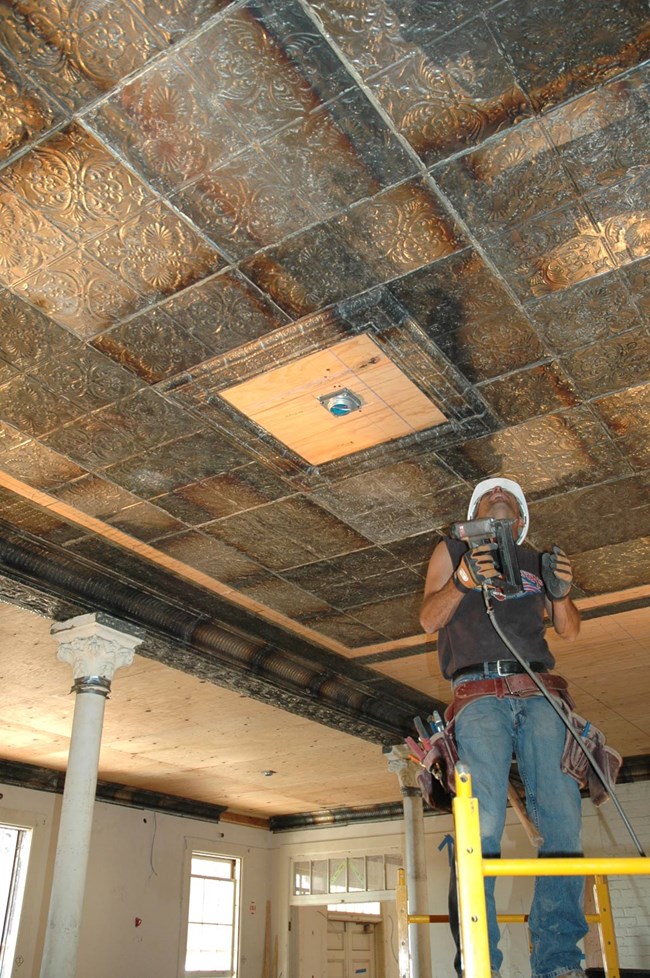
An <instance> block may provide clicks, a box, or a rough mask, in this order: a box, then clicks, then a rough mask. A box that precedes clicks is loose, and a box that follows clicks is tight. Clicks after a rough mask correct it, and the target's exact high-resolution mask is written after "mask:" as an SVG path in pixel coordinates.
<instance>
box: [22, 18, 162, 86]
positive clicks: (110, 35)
mask: <svg viewBox="0 0 650 978" xmlns="http://www.w3.org/2000/svg"><path fill="white" fill-rule="evenodd" d="M20 13H21V15H23V17H24V18H26V19H27V21H28V23H29V25H30V27H31V28H32V30H34V32H35V34H36V35H37V36H38V37H39V38H47V40H48V48H49V47H50V46H52V47H54V48H56V49H57V50H58V51H59V52H60V54H61V55H62V56H63V63H61V64H60V66H58V67H59V70H62V71H65V67H64V65H66V66H68V65H72V67H73V68H75V69H77V71H78V72H79V74H80V75H81V76H82V77H83V78H86V79H89V80H90V81H91V83H92V84H93V85H94V86H95V87H96V89H97V90H98V91H104V90H106V89H109V88H112V87H113V85H115V83H116V82H118V81H119V80H120V79H121V78H124V76H125V75H128V74H130V73H131V72H132V71H135V70H136V69H137V68H140V67H141V66H142V65H143V64H145V63H146V62H147V61H148V59H149V58H150V57H151V56H152V55H153V54H155V53H156V51H158V50H160V47H161V45H160V43H159V41H158V40H157V39H156V37H155V35H154V34H153V32H152V31H150V30H149V29H148V28H147V26H146V25H145V23H144V21H143V20H142V19H141V18H140V17H139V16H138V15H137V14H135V13H134V11H133V10H132V9H131V7H129V6H127V5H126V4H122V3H117V4H116V3H112V2H110V0H99V2H97V0H79V2H77V3H75V4H70V3H67V2H63V0H58V2H56V3H49V4H43V3H41V2H39V0H21V4H20ZM46 63H47V62H46ZM48 67H50V68H52V67H53V66H52V64H51V61H50V63H49V65H48Z"/></svg>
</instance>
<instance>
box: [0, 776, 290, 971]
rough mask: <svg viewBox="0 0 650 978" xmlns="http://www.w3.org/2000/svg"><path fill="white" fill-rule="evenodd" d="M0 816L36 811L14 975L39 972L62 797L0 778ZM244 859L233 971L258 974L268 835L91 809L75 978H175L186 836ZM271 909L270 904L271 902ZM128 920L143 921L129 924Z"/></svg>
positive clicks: (14, 818)
mask: <svg viewBox="0 0 650 978" xmlns="http://www.w3.org/2000/svg"><path fill="white" fill-rule="evenodd" d="M0 791H1V792H2V796H3V797H2V799H1V800H0V821H5V820H6V821H11V822H20V821H21V820H24V821H25V822H28V821H30V820H32V821H33V820H34V819H37V820H38V824H37V826H36V829H35V836H36V838H35V848H34V850H33V853H32V857H31V858H30V871H29V876H28V881H27V890H26V893H25V904H24V911H23V916H22V918H21V927H20V931H19V935H18V946H17V949H16V958H17V959H18V960H21V961H22V963H21V964H19V965H17V966H16V967H15V968H14V976H15V978H20V976H24V978H32V976H38V973H39V963H40V956H41V953H42V942H43V934H44V929H45V924H46V921H47V896H46V894H47V893H48V892H49V884H50V879H51V866H52V860H53V854H54V850H55V847H56V827H57V825H58V813H59V810H60V803H61V798H60V796H58V795H54V794H49V793H46V792H39V791H32V790H29V789H25V788H17V787H13V786H9V785H8V786H0ZM188 840H189V844H190V845H192V844H196V845H197V846H205V848H206V850H207V851H215V852H219V853H222V854H224V855H228V856H238V857H241V858H242V860H243V870H242V893H241V896H242V901H241V948H242V953H241V969H240V976H241V978H259V976H260V975H261V973H262V963H263V956H264V932H265V922H266V901H267V899H269V898H270V895H271V894H270V885H271V877H272V873H271V861H272V851H271V849H272V846H273V839H272V836H271V835H270V833H268V832H265V831H261V830H258V829H252V828H249V827H246V826H238V825H233V824H229V823H227V822H221V823H219V824H218V825H215V824H212V823H209V822H202V821H197V820H195V819H189V818H180V817H176V816H173V815H166V814H160V813H154V812H151V811H147V810H141V809H131V808H123V807H121V806H118V805H109V804H105V803H102V802H99V803H98V804H97V805H96V807H95V813H94V819H93V832H92V839H91V853H90V859H89V864H88V877H87V884H86V899H85V904H84V913H83V918H82V924H81V940H80V946H79V958H78V968H77V978H115V976H116V975H119V976H120V978H177V975H178V967H179V949H180V938H181V900H182V894H183V866H184V862H185V850H186V844H187V843H188ZM272 910H275V908H272ZM136 918H140V919H141V920H142V923H141V924H140V925H139V926H137V927H136V925H135V921H136Z"/></svg>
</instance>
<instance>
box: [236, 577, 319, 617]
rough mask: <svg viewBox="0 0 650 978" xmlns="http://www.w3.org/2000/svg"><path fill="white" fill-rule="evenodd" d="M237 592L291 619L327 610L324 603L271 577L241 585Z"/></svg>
mask: <svg viewBox="0 0 650 978" xmlns="http://www.w3.org/2000/svg"><path fill="white" fill-rule="evenodd" d="M238 590H239V591H240V592H241V593H242V594H245V595H246V597H248V598H252V599H253V600H254V601H259V603H260V604H263V605H264V606H265V607H267V608H273V610H274V611H279V612H280V613H281V614H283V615H289V617H291V618H298V619H299V618H305V617H310V616H312V615H318V614H323V613H324V612H327V611H328V610H329V605H327V604H326V603H325V601H321V600H320V599H319V598H317V597H316V596H315V595H313V594H309V592H308V591H303V590H302V588H298V587H295V586H294V585H293V584H289V583H288V582H287V581H283V580H280V579H279V578H277V577H272V576H271V575H268V576H267V577H265V578H263V579H262V580H261V581H255V582H254V583H252V584H243V585H242V587H240V588H238Z"/></svg>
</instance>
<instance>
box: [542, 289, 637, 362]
mask: <svg viewBox="0 0 650 978" xmlns="http://www.w3.org/2000/svg"><path fill="white" fill-rule="evenodd" d="M526 311H527V313H528V314H529V315H530V316H531V318H532V320H533V322H534V323H535V326H536V328H537V329H538V330H539V332H540V333H541V334H542V336H543V338H544V340H545V342H546V343H550V345H551V346H552V347H553V348H554V349H555V350H556V351H557V352H558V353H566V352H568V351H570V350H577V349H579V348H580V347H583V346H589V345H591V344H592V343H594V342H597V341H598V342H600V341H603V340H606V339H608V338H609V337H611V336H616V335H618V334H619V333H623V332H625V331H626V330H629V329H633V328H634V327H635V326H636V325H637V324H638V321H639V314H638V311H637V309H636V307H635V305H634V302H633V297H632V295H631V294H630V290H629V289H628V288H627V287H626V285H625V282H624V280H623V279H622V278H621V276H620V274H619V272H610V273H608V274H607V275H600V276H599V277H598V278H595V279H591V280H589V281H588V282H582V283H581V284H580V285H574V286H573V287H572V288H568V289H565V290H564V291H563V292H557V293H555V294H554V295H547V296H544V297H543V298H542V299H537V300H535V301H533V302H528V303H526Z"/></svg>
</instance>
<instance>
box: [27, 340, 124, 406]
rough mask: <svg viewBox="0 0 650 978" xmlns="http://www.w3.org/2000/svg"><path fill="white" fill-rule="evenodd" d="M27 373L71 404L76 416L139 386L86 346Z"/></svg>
mask: <svg viewBox="0 0 650 978" xmlns="http://www.w3.org/2000/svg"><path fill="white" fill-rule="evenodd" d="M27 372H28V373H29V375H30V376H31V377H34V379H35V380H38V381H40V382H41V383H42V384H43V385H44V386H45V387H47V388H48V389H49V390H51V391H52V392H53V393H54V394H57V395H58V396H59V397H65V398H67V400H68V401H72V403H73V404H75V405H76V406H77V407H78V408H79V409H80V412H79V413H81V412H83V413H86V412H87V411H95V410H97V408H100V407H105V406H106V405H107V404H112V403H113V402H114V401H118V400H120V399H121V398H124V397H128V396H129V395H130V394H135V393H136V392H137V391H138V390H139V389H140V387H141V385H140V384H139V383H138V381H137V380H135V378H134V377H131V376H130V374H128V373H127V372H126V371H125V370H122V368H121V367H118V366H116V364H114V363H112V362H111V361H110V360H108V359H107V358H106V357H104V356H102V355H101V353H97V352H96V351H95V350H91V349H89V348H88V347H87V346H82V347H81V348H79V349H77V350H75V351H74V352H73V351H72V350H69V351H68V353H67V356H66V359H65V360H61V358H57V359H56V360H55V359H50V360H47V361H45V362H44V363H39V364H36V365H34V366H30V367H29V368H28V371H27Z"/></svg>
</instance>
